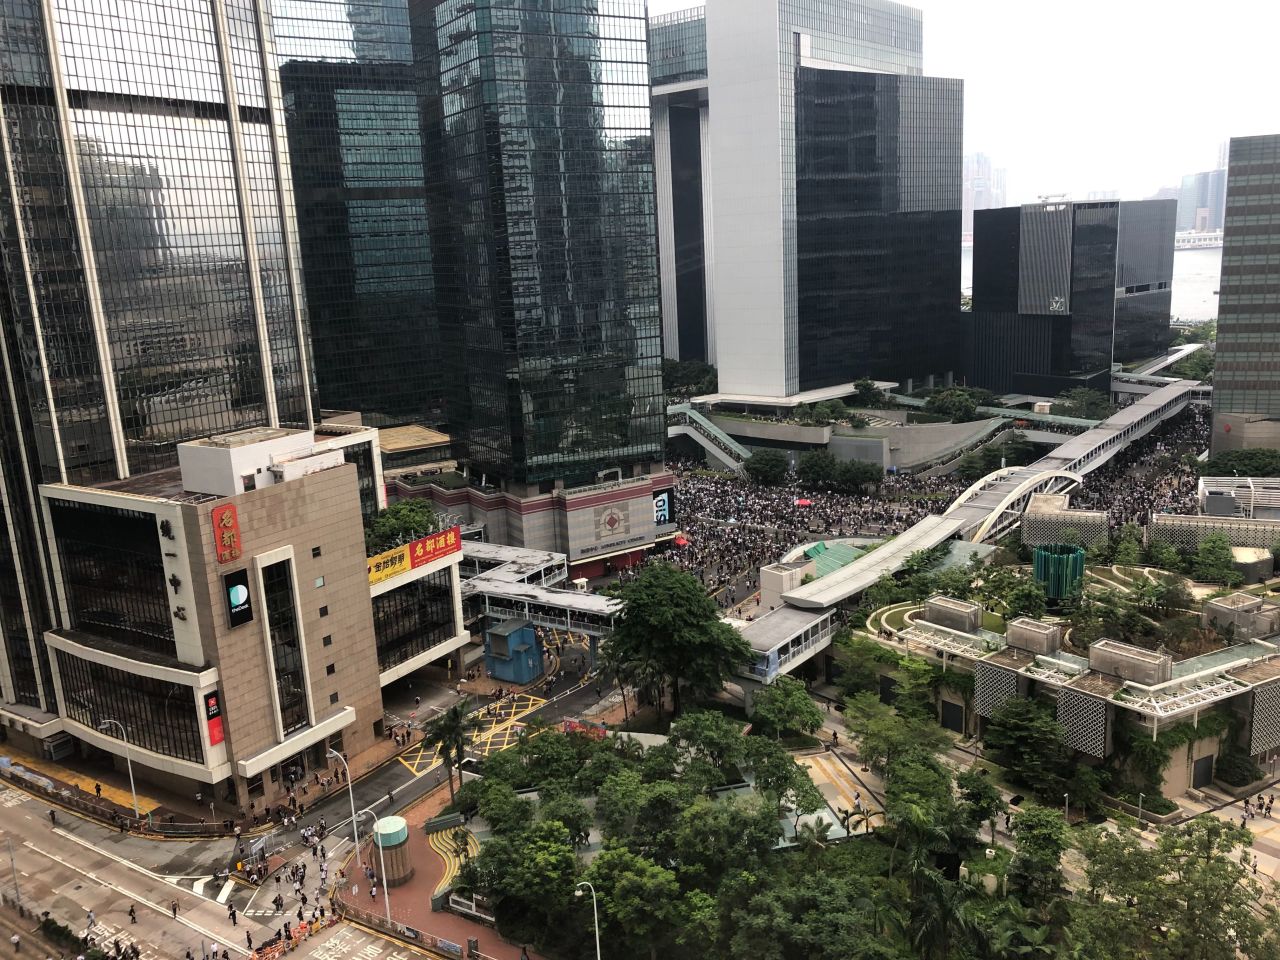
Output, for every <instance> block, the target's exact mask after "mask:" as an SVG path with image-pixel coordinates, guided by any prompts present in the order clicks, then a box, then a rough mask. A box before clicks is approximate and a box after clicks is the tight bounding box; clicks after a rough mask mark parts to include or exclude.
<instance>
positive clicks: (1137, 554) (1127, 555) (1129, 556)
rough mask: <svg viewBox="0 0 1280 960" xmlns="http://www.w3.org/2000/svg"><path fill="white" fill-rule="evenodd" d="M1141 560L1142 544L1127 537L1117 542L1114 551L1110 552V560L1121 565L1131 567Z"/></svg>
mask: <svg viewBox="0 0 1280 960" xmlns="http://www.w3.org/2000/svg"><path fill="white" fill-rule="evenodd" d="M1141 561H1142V545H1141V544H1139V543H1138V541H1136V540H1131V539H1129V538H1128V537H1125V538H1124V539H1123V540H1121V541H1120V542H1119V543H1117V544H1116V548H1115V551H1114V552H1113V553H1112V554H1111V562H1112V563H1117V564H1120V565H1121V566H1127V567H1133V566H1137V564H1139V563H1140V562H1141Z"/></svg>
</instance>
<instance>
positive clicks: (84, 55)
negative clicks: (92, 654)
mask: <svg viewBox="0 0 1280 960" xmlns="http://www.w3.org/2000/svg"><path fill="white" fill-rule="evenodd" d="M267 14H268V12H267V11H266V10H265V9H264V8H263V6H262V2H261V0H223V2H221V3H217V4H210V3H204V2H196V0H153V2H148V0H128V2H126V0H92V2H89V0H45V2H40V0H5V3H4V4H3V8H2V14H0V16H2V23H0V26H2V27H3V29H0V98H2V99H3V103H2V104H0V106H2V108H3V110H2V126H0V154H2V156H0V159H3V165H2V167H0V175H2V176H3V179H2V180H0V231H3V243H0V258H2V262H3V273H2V274H0V276H2V277H3V290H2V291H0V346H2V347H3V353H2V356H0V362H3V365H4V373H5V378H4V383H3V386H2V387H0V389H3V390H4V391H5V393H6V394H7V396H6V397H5V400H4V402H3V403H0V409H2V410H3V412H2V413H0V417H3V418H4V422H3V425H2V427H0V480H2V482H0V499H2V501H3V504H2V505H3V525H4V527H5V529H4V530H3V531H0V539H2V540H3V547H2V548H0V618H2V619H3V629H4V641H5V648H6V658H5V663H4V665H3V669H0V682H2V684H3V687H4V689H3V696H4V699H5V700H6V701H8V702H10V703H17V704H22V705H25V706H27V707H31V708H35V709H38V710H44V711H49V712H53V711H54V710H55V704H53V702H52V698H53V685H52V683H51V681H50V673H49V664H48V657H47V654H46V653H45V650H44V645H43V641H42V639H41V638H42V632H43V630H44V629H45V627H46V626H47V625H48V624H49V623H50V621H51V618H52V616H53V611H52V609H51V604H50V601H49V598H48V594H47V583H48V579H49V569H48V567H47V566H46V564H47V557H46V556H45V555H44V551H43V550H42V548H41V543H42V542H43V540H44V537H43V535H42V534H43V531H41V529H40V526H41V520H40V519H39V516H40V512H39V510H38V509H37V507H36V505H37V502H38V497H37V494H36V488H37V486H38V485H39V484H40V483H43V482H56V481H62V482H69V483H78V484H93V483H97V482H102V481H109V480H115V479H119V478H122V477H126V476H129V475H131V474H138V473H145V472H148V471H151V470H155V469H157V468H162V467H168V466H172V465H175V464H176V462H177V456H176V451H175V447H176V444H177V443H179V442H181V441H184V440H191V439H195V438H198V437H204V436H208V435H209V434H214V433H223V432H228V431H233V430H237V429H240V428H245V427H252V426H261V425H278V424H296V425H302V426H310V425H311V417H312V403H313V397H312V389H311V375H310V366H309V361H308V354H307V346H306V343H307V341H306V332H305V329H306V318H305V311H304V305H303V298H302V293H301V273H300V268H299V259H298V246H297V239H296V227H295V224H294V214H293V200H292V196H291V187H290V180H289V172H288V160H287V152H288V149H287V144H286V142H285V128H284V116H283V109H282V103H281V95H280V89H279V85H278V83H277V82H276V80H275V71H274V68H273V67H274V64H273V60H272V51H271V44H272V40H271V29H270V23H269V20H268V16H267Z"/></svg>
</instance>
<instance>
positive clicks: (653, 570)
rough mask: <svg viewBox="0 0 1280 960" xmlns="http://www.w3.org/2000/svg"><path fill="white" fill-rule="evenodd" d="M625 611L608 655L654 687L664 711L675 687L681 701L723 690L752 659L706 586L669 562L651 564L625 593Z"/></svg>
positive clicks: (628, 674)
mask: <svg viewBox="0 0 1280 960" xmlns="http://www.w3.org/2000/svg"><path fill="white" fill-rule="evenodd" d="M620 596H621V599H622V613H621V615H620V616H619V617H618V620H617V624H616V626H615V628H614V631H613V633H612V634H611V635H610V636H609V638H608V639H607V640H606V641H605V655H606V657H607V658H608V659H609V660H610V662H612V663H615V664H618V665H619V670H620V671H621V673H622V675H623V676H624V677H625V678H626V679H627V681H628V682H629V683H631V684H632V685H634V686H636V687H640V688H648V689H650V690H651V691H652V692H653V693H654V695H655V697H656V699H657V702H658V705H659V709H661V705H662V701H663V699H664V696H665V691H666V689H667V687H668V686H670V689H671V692H672V695H673V697H674V702H675V710H676V712H677V713H678V712H679V710H680V706H681V697H682V693H683V692H684V691H688V692H689V693H691V694H692V695H693V696H694V697H702V696H710V695H712V694H714V693H717V692H719V691H720V690H721V689H722V688H723V686H724V682H725V680H727V679H728V678H729V677H731V676H732V675H733V674H734V673H735V671H737V670H738V669H739V668H740V667H742V666H744V665H745V664H747V663H748V662H749V661H750V660H751V656H752V653H751V647H750V646H749V645H748V644H747V641H746V640H744V639H743V638H742V635H741V634H740V633H738V631H737V630H735V629H734V628H733V627H731V626H729V625H728V624H727V623H724V622H722V621H721V620H720V615H719V611H718V610H717V609H716V604H715V601H714V600H712V599H711V598H710V597H708V596H707V592H706V590H705V589H703V586H702V584H701V583H699V582H698V580H697V579H696V578H695V577H693V576H691V575H690V574H688V573H685V572H684V571H683V570H679V569H677V568H676V567H673V566H671V565H670V564H666V563H651V564H647V565H646V566H644V567H642V568H641V570H640V573H639V574H638V575H637V576H636V577H635V578H634V579H632V580H629V581H627V583H625V584H624V585H623V586H622V589H621V591H620Z"/></svg>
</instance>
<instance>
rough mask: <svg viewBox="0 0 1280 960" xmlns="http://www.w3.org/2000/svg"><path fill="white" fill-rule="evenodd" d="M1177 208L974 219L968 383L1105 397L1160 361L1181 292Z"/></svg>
mask: <svg viewBox="0 0 1280 960" xmlns="http://www.w3.org/2000/svg"><path fill="white" fill-rule="evenodd" d="M1175 208H1176V204H1175V203H1174V202H1173V201H1170V200H1141V201H1131V202H1122V201H1114V200H1106V201H1095V202H1083V203H1071V202H1069V201H1066V200H1061V201H1052V202H1048V203H1039V204H1026V205H1023V206H1021V207H1005V208H1002V209H999V210H980V211H977V212H975V214H974V252H973V311H972V313H971V314H969V315H968V317H967V318H966V319H967V320H968V322H969V327H970V330H969V336H970V340H969V368H968V371H967V379H968V382H969V383H970V384H971V385H973V386H977V387H984V388H986V389H989V390H995V391H997V392H1000V393H1008V392H1021V393H1028V394H1033V395H1038V396H1057V395H1058V394H1060V393H1062V392H1063V391H1065V390H1069V389H1072V388H1073V387H1081V386H1083V387H1091V388H1094V389H1102V390H1107V389H1109V378H1110V375H1111V364H1112V363H1113V362H1115V361H1121V360H1124V361H1127V360H1136V359H1139V358H1142V357H1148V356H1153V355H1156V354H1158V353H1160V352H1161V351H1162V350H1163V349H1164V348H1165V346H1166V345H1167V343H1168V340H1169V307H1170V302H1171V296H1172V283H1173V228H1174V217H1175Z"/></svg>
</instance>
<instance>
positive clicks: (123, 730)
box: [98, 720, 142, 818]
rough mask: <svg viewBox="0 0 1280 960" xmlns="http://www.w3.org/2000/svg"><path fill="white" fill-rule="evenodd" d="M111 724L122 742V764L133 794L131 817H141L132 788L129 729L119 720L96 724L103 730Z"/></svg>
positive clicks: (136, 794)
mask: <svg viewBox="0 0 1280 960" xmlns="http://www.w3.org/2000/svg"><path fill="white" fill-rule="evenodd" d="M113 723H114V724H115V725H116V726H117V727H119V728H120V739H121V740H122V741H124V763H125V766H126V767H128V768H129V792H130V793H131V794H133V815H134V817H135V818H136V817H141V816H142V814H140V813H138V791H137V790H135V789H134V786H133V757H132V755H131V754H130V753H129V728H128V727H126V726H125V725H124V724H123V723H121V722H120V721H119V720H102V721H99V723H98V729H99V730H105V729H106V728H107V727H109V726H111V725H112V724H113Z"/></svg>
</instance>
